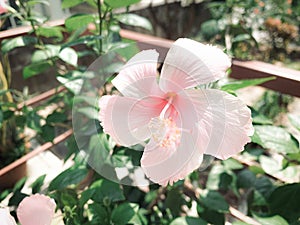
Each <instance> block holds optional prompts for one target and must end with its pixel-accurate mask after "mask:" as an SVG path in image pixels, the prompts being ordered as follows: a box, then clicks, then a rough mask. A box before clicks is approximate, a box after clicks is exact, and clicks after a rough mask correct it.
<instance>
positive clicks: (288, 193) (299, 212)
mask: <svg viewBox="0 0 300 225" xmlns="http://www.w3.org/2000/svg"><path fill="white" fill-rule="evenodd" d="M299 202H300V183H294V184H288V185H284V186H280V187H278V188H276V189H275V190H274V191H273V192H272V194H271V196H270V199H269V204H270V210H271V212H272V213H274V214H278V215H280V216H283V217H284V218H285V219H287V220H288V222H290V224H291V223H292V222H295V221H296V220H297V219H299V218H300V207H299Z"/></svg>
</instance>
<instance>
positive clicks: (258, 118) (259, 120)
mask: <svg viewBox="0 0 300 225" xmlns="http://www.w3.org/2000/svg"><path fill="white" fill-rule="evenodd" d="M251 117H252V123H253V124H257V125H272V124H273V121H272V120H270V119H269V118H267V117H266V116H265V115H263V114H261V113H259V112H258V111H257V110H255V109H253V108H251Z"/></svg>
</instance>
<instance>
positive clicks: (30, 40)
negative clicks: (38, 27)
mask: <svg viewBox="0 0 300 225" xmlns="http://www.w3.org/2000/svg"><path fill="white" fill-rule="evenodd" d="M36 43H37V38H36V37H31V36H19V37H16V38H13V39H8V40H4V41H3V42H2V47H1V51H2V53H3V54H4V53H7V52H9V51H11V50H13V49H14V48H18V47H23V46H28V45H34V44H36Z"/></svg>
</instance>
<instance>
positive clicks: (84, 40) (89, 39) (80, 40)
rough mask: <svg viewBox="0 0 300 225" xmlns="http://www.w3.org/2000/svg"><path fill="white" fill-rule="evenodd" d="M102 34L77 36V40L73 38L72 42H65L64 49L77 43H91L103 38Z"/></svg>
mask: <svg viewBox="0 0 300 225" xmlns="http://www.w3.org/2000/svg"><path fill="white" fill-rule="evenodd" d="M102 38H103V37H102V36H99V35H93V36H84V37H80V38H77V39H75V40H72V41H70V42H67V43H64V44H63V45H62V49H64V48H66V47H71V46H75V45H80V44H91V43H93V42H94V41H96V40H100V39H102Z"/></svg>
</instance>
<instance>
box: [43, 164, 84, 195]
mask: <svg viewBox="0 0 300 225" xmlns="http://www.w3.org/2000/svg"><path fill="white" fill-rule="evenodd" d="M87 173H88V169H86V168H85V167H71V168H69V169H67V170H65V171H63V172H62V173H60V174H59V175H58V176H57V177H55V178H54V179H53V180H52V181H51V183H50V184H49V188H48V190H49V191H53V190H61V189H64V188H66V187H68V186H70V185H77V184H78V183H79V182H80V181H82V180H83V179H84V178H85V177H86V176H87Z"/></svg>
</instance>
